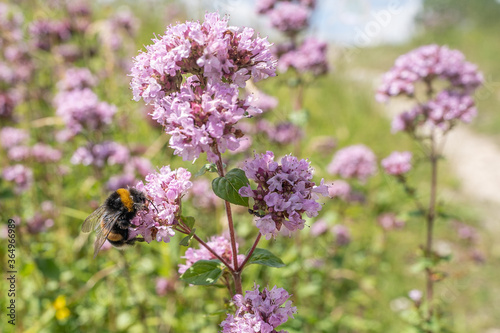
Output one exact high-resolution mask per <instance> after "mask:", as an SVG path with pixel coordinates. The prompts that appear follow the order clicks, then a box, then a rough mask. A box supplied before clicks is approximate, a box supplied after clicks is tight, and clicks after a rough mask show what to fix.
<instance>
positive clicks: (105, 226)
mask: <svg viewBox="0 0 500 333" xmlns="http://www.w3.org/2000/svg"><path fill="white" fill-rule="evenodd" d="M120 215H121V214H120V212H116V213H115V214H111V215H108V214H106V213H104V214H101V219H100V224H101V225H100V226H99V227H98V228H97V229H96V237H95V243H94V258H95V257H97V254H98V253H99V251H100V250H101V247H102V246H103V245H104V242H105V241H106V238H108V235H109V233H110V232H111V229H112V228H113V226H114V225H115V223H116V221H117V220H118V218H119V217H120Z"/></svg>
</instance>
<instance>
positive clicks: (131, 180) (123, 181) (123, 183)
mask: <svg viewBox="0 0 500 333" xmlns="http://www.w3.org/2000/svg"><path fill="white" fill-rule="evenodd" d="M137 182H138V180H137V178H135V175H134V174H131V173H127V172H125V173H123V174H121V175H118V176H112V177H111V178H109V180H108V182H107V183H106V188H107V189H108V191H116V190H117V189H119V188H128V187H132V186H133V185H135V184H137Z"/></svg>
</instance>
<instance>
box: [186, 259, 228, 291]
mask: <svg viewBox="0 0 500 333" xmlns="http://www.w3.org/2000/svg"><path fill="white" fill-rule="evenodd" d="M221 265H222V264H221V262H220V261H219V260H198V261H197V262H195V263H194V264H193V265H192V266H191V267H189V268H188V270H187V271H185V272H184V274H182V275H181V280H183V281H185V282H187V283H189V284H195V285H198V286H208V285H211V284H214V283H215V282H217V280H218V279H219V278H220V277H221V275H222V271H223V269H224V267H223V266H221Z"/></svg>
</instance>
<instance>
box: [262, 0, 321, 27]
mask: <svg viewBox="0 0 500 333" xmlns="http://www.w3.org/2000/svg"><path fill="white" fill-rule="evenodd" d="M315 5H316V1H315V0H300V1H296V2H293V1H289V0H288V1H280V0H258V1H257V12H258V13H259V14H266V15H268V16H269V19H270V20H271V24H272V26H273V27H274V28H276V29H278V30H280V31H282V32H285V33H290V34H293V33H297V32H298V31H300V30H303V29H305V28H307V27H308V25H309V18H310V16H311V10H312V9H314V7H315Z"/></svg>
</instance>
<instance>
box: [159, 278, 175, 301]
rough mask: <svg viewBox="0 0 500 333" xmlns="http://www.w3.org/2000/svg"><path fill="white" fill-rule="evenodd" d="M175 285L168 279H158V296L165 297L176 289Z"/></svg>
mask: <svg viewBox="0 0 500 333" xmlns="http://www.w3.org/2000/svg"><path fill="white" fill-rule="evenodd" d="M174 285H175V283H174V282H172V281H169V280H168V279H166V278H163V277H159V278H156V288H155V290H156V294H157V295H158V296H165V295H166V294H167V293H168V292H169V291H170V290H171V289H172V288H173V287H174Z"/></svg>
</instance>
